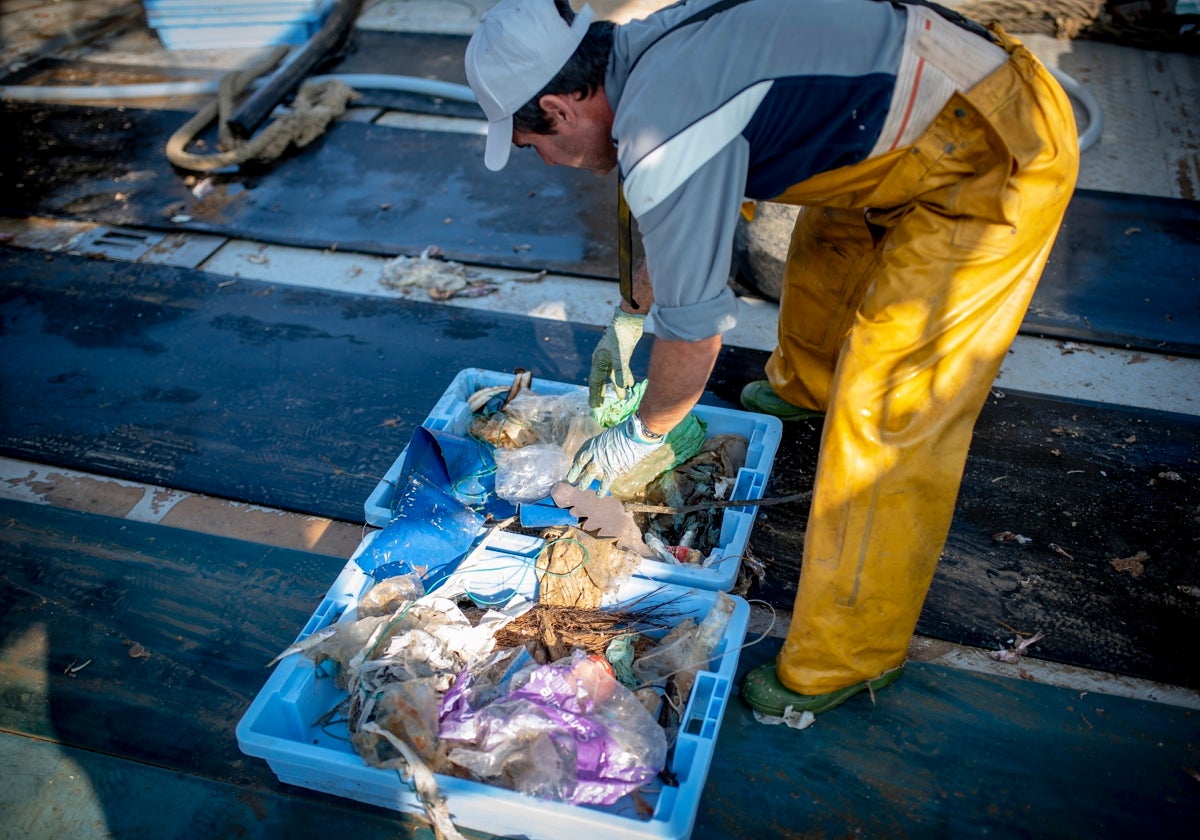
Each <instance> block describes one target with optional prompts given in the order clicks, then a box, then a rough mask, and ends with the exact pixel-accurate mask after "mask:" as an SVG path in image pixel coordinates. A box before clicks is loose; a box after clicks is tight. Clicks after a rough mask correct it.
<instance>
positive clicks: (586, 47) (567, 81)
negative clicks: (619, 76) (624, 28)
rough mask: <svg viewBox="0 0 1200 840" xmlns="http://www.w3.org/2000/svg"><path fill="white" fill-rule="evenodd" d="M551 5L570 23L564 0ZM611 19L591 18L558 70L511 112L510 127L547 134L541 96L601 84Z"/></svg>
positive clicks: (583, 93)
mask: <svg viewBox="0 0 1200 840" xmlns="http://www.w3.org/2000/svg"><path fill="white" fill-rule="evenodd" d="M554 5H555V7H556V8H557V9H558V13H559V14H560V15H562V18H563V20H565V21H566V22H567V23H571V22H572V21H574V20H575V12H574V11H573V10H572V9H571V6H570V4H569V3H568V2H567V0H554ZM613 28H614V27H613V23H612V21H607V20H604V21H593V22H592V24H591V26H589V27H588V31H587V34H586V35H584V36H583V40H582V41H580V43H579V47H578V48H576V50H575V54H574V55H572V56H571V57H570V58H569V59H567V63H566V64H564V65H563V68H562V69H561V70H559V71H558V74H557V75H556V76H555V77H554V78H553V79H551V80H550V81H549V82H548V83H547V84H546V86H545V87H544V88H542V89H541V90H540V91H539V92H538V94H537V96H535V97H533V99H531V100H529V101H528V102H526V103H525V104H524V105H522V106H521V107H520V108H519V109H518V110H517V112H516V113H515V114H513V128H515V129H516V130H517V131H523V132H529V133H532V134H550V133H551V130H552V126H551V123H550V120H549V119H547V118H546V112H545V111H543V110H542V106H541V105H539V104H538V102H539V101H540V100H541V98H542V97H543V96H547V95H552V94H567V95H570V94H577V95H579V96H580V97H587V96H591V95H592V94H593V93H594V92H595V91H596V89H597V88H600V87H603V85H604V74H605V72H606V71H607V70H608V56H609V54H610V53H611V52H612V45H613Z"/></svg>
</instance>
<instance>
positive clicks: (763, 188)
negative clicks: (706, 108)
mask: <svg viewBox="0 0 1200 840" xmlns="http://www.w3.org/2000/svg"><path fill="white" fill-rule="evenodd" d="M894 84H895V77H894V76H893V75H892V74H890V73H874V74H870V75H864V76H857V77H852V78H848V77H845V76H790V77H786V78H781V79H777V80H776V81H775V84H774V85H773V86H772V88H771V92H770V93H769V94H767V96H766V98H765V99H764V100H763V102H762V104H760V105H759V107H758V110H757V111H756V112H755V114H754V117H753V118H752V119H751V120H750V123H749V124H748V125H747V126H746V128H745V129H744V130H743V131H742V136H743V137H745V138H746V140H747V142H748V143H749V144H750V171H749V173H748V179H747V182H746V197H747V198H753V199H759V200H765V199H770V198H774V197H775V196H777V195H780V194H781V193H783V192H784V191H785V190H786V189H787V188H788V187H791V186H792V185H794V184H798V183H800V182H801V181H803V180H805V179H807V178H809V177H811V176H812V175H815V174H817V173H818V172H827V171H829V170H831V169H837V168H838V167H840V166H846V165H849V164H852V163H857V162H858V161H860V160H863V159H864V158H866V156H867V154H868V153H869V152H870V150H871V147H872V146H873V145H874V143H875V139H876V138H877V137H878V136H879V131H880V129H881V128H882V127H883V122H884V120H885V119H886V117H887V112H888V104H889V101H890V99H891V96H892V88H893V86H894Z"/></svg>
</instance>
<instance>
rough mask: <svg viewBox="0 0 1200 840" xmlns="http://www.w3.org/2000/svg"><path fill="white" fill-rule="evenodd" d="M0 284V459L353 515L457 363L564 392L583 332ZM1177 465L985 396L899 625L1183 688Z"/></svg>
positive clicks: (1, 258) (1059, 412)
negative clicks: (1026, 644)
mask: <svg viewBox="0 0 1200 840" xmlns="http://www.w3.org/2000/svg"><path fill="white" fill-rule="evenodd" d="M0 275H2V276H3V282H2V285H0V312H2V313H3V316H2V317H3V334H2V335H0V384H2V387H3V394H2V395H0V396H2V399H0V453H2V454H4V455H6V456H9V457H15V458H24V459H28V460H31V461H35V462H39V463H45V464H51V465H56V466H62V467H70V468H75V469H80V470H86V471H90V472H94V473H99V474H103V475H112V476H116V477H121V478H128V479H133V480H138V481H145V482H150V483H154V484H161V485H165V486H168V487H174V488H178V489H182V490H188V491H192V492H199V493H207V494H211V495H215V496H220V497H224V498H230V499H235V500H239V501H244V502H250V503H254V504H263V505H268V506H271V507H277V508H282V509H286V510H294V511H299V512H303V513H311V514H316V515H322V516H330V517H335V518H341V519H345V520H348V521H355V522H360V521H362V516H363V513H362V504H363V502H364V500H365V499H366V498H367V496H368V495H369V494H370V492H371V490H372V489H373V488H374V486H375V484H376V482H377V480H378V478H379V476H381V475H383V473H384V472H385V471H386V470H387V468H388V467H389V466H390V465H391V463H392V462H393V461H394V459H395V458H396V456H397V455H398V454H399V452H400V450H401V448H402V447H403V446H404V444H405V443H406V442H407V440H408V439H409V436H410V435H411V432H412V429H413V428H414V427H415V426H416V425H417V424H418V423H420V422H421V420H423V419H424V418H425V417H426V416H427V415H428V413H429V412H430V410H431V409H432V408H433V406H434V404H435V403H436V402H437V399H438V397H440V396H441V394H442V393H443V391H444V390H445V388H446V387H447V385H448V384H449V383H450V381H451V379H452V378H453V377H454V375H455V374H456V373H458V371H459V370H461V369H463V368H467V367H481V368H485V369H490V370H499V371H506V370H511V369H513V368H514V367H524V368H526V369H529V370H531V371H533V373H534V375H535V377H544V378H547V379H551V380H557V381H567V382H583V381H584V377H585V375H586V371H587V365H588V360H589V358H590V355H591V350H592V347H593V346H594V343H595V340H596V338H597V336H598V334H599V329H598V328H593V327H587V326H581V325H578V324H570V323H560V322H553V321H543V320H535V319H528V318H521V317H516V316H508V315H501V314H495V313H491V312H477V311H473V310H464V309H456V308H453V307H444V306H439V305H435V304H423V303H412V302H407V301H392V300H383V299H368V298H359V297H355V296H350V295H341V294H336V293H331V292H322V291H313V290H301V289H295V288H283V287H272V286H270V285H267V284H263V283H257V282H253V281H246V280H238V281H236V282H234V283H232V284H224V283H217V282H215V281H214V278H212V277H211V276H206V275H203V274H201V273H200V272H195V271H190V270H186V269H177V268H170V267H165V266H150V265H142V264H137V263H116V262H107V261H96V260H88V259H84V258H80V257H70V256H61V255H60V256H50V255H44V254H41V253H34V252H27V251H20V250H16V249H11V248H10V249H6V250H4V251H2V252H0ZM646 344H648V343H644V344H643V346H641V347H639V350H638V356H637V357H635V367H637V368H638V369H644V366H645V362H646V355H645V354H646V353H647V351H648V347H647V346H645V345H646ZM765 358H766V354H765V353H761V352H757V351H746V350H739V349H736V348H727V349H726V350H724V351H723V352H722V355H721V357H720V359H719V361H718V365H717V370H716V372H715V374H714V376H713V379H712V381H711V390H710V392H709V393H708V394H707V395H706V398H705V399H706V401H707V402H711V403H714V404H719V405H732V404H734V402H733V401H734V400H736V398H737V394H738V391H739V390H740V388H741V386H742V385H743V384H744V383H745V382H746V381H748V380H750V379H753V378H761V376H762V365H763V362H764V361H765ZM818 434H819V429H818V428H817V427H816V426H815V424H812V423H800V424H794V425H789V426H788V427H787V428H786V429H785V433H784V437H783V441H782V444H781V447H780V451H779V454H778V456H777V458H776V460H775V466H774V470H773V478H772V481H771V485H770V487H769V488H768V495H785V494H788V493H795V492H801V491H803V490H805V489H807V486H808V484H809V483H810V482H811V480H812V471H813V467H814V465H815V461H816V448H817V441H818ZM1198 464H1200V421H1198V420H1196V419H1195V418H1192V417H1185V416H1179V415H1170V414H1163V413H1156V412H1145V411H1131V410H1123V409H1115V408H1112V407H1101V406H1097V405H1089V404H1082V403H1076V402H1070V401H1059V400H1050V399H1043V398H1035V397H1030V396H1027V395H1020V394H1015V393H1011V392H1010V393H1008V394H1007V395H1006V396H1005V397H1004V398H1003V399H999V398H997V399H994V400H993V401H991V402H990V403H989V404H988V406H987V407H986V408H985V410H984V412H983V415H982V417H981V419H980V422H979V424H978V427H977V433H976V438H975V442H974V445H973V447H972V451H971V456H970V458H969V460H968V467H967V476H966V480H965V483H964V485H963V490H962V493H961V495H960V501H959V505H958V509H957V512H956V517H955V521H954V526H953V531H952V534H951V538H950V542H949V545H948V546H947V549H946V552H945V556H944V560H943V562H942V565H941V568H940V570H939V572H938V575H937V578H936V580H935V583H934V586H933V589H932V590H931V592H930V595H929V598H928V601H927V604H926V608H925V612H924V614H923V616H922V619H921V623H920V625H919V627H918V629H919V631H920V632H922V633H925V634H928V635H931V636H934V637H935V638H939V639H945V640H948V641H953V642H965V643H969V644H975V645H980V646H984V647H993V646H998V645H999V644H1000V643H1001V642H1003V641H1004V640H1005V639H1008V638H1012V634H1013V632H1015V631H1022V632H1030V633H1032V632H1035V631H1042V632H1044V633H1045V634H1046V638H1045V639H1044V640H1043V641H1042V642H1039V643H1038V645H1036V646H1035V650H1034V653H1035V655H1039V656H1044V657H1046V658H1051V659H1056V660H1059V661H1063V662H1070V663H1075V664H1079V665H1086V666H1090V667H1096V668H1102V669H1105V670H1110V671H1119V672H1123V673H1129V674H1135V675H1138V676H1145V677H1152V678H1156V679H1161V680H1165V681H1168V682H1174V683H1177V684H1183V685H1200V675H1197V673H1196V671H1195V669H1194V668H1192V667H1191V666H1190V663H1191V661H1192V657H1191V655H1190V653H1189V652H1188V648H1187V645H1188V644H1189V643H1190V642H1189V640H1190V639H1193V638H1195V636H1196V634H1197V632H1198V631H1200V598H1198V597H1197V596H1196V594H1195V593H1196V591H1197V590H1196V586H1198V585H1200V559H1198V558H1197V554H1196V550H1195V549H1196V534H1197V530H1196V522H1195V516H1196V511H1197V510H1198V509H1200V468H1198ZM806 513H807V510H806V508H805V507H804V506H802V505H790V506H779V507H764V508H763V509H762V510H761V511H760V514H759V520H758V523H757V525H756V526H755V530H754V533H753V535H752V538H751V543H750V546H751V549H752V551H753V552H754V553H755V554H756V555H757V556H758V557H759V558H760V559H762V560H763V561H764V563H765V565H766V569H767V573H766V577H765V579H764V580H763V581H762V582H761V583H759V584H757V585H756V587H755V589H754V590H752V594H755V595H757V596H758V597H762V598H764V599H766V600H767V601H769V602H770V603H773V604H775V605H777V606H779V607H782V608H789V607H790V605H791V601H792V598H793V597H794V593H795V586H796V580H797V577H798V569H799V561H800V554H801V546H802V541H803V532H804V522H805V517H806ZM1005 531H1008V532H1011V533H1012V534H1013V535H1019V536H1021V537H1024V538H1027V540H1028V541H1020V540H1016V539H1015V537H1014V539H1012V540H1011V541H1009V542H997V541H996V540H995V539H994V535H996V534H999V533H1002V532H1005ZM1056 547H1057V548H1056ZM1139 557H1140V558H1141V559H1137V558H1139ZM1112 561H1128V562H1119V563H1116V564H1114V563H1113V562H1112Z"/></svg>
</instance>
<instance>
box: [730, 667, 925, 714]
mask: <svg viewBox="0 0 1200 840" xmlns="http://www.w3.org/2000/svg"><path fill="white" fill-rule="evenodd" d="M903 671H904V666H903V665H901V666H900V667H898V668H893V669H892V670H890V671H885V672H884V673H882V674H880V675H879V676H878V677H876V678H875V679H873V680H870V681H868V682H860V683H856V684H855V685H851V686H847V687H846V688H843V689H839V690H838V691H831V692H829V693H828V694H797V693H796V692H795V691H792V690H791V689H790V688H788V687H786V686H785V685H784V684H783V683H781V682H780V681H779V677H778V676H777V675H776V673H775V664H774V663H770V664H767V665H760V666H758V667H757V668H755V669H754V670H752V671H750V672H749V673H748V674H746V676H745V677H744V678H743V679H742V700H744V701H745V703H746V705H747V706H749V707H750V708H752V709H754V710H756V711H758V712H761V713H762V714H764V715H770V716H771V717H783V713H784V712H785V711H786V710H787V708H788V706H791V707H792V709H794V710H795V711H797V712H812V713H813V714H814V715H819V714H821V712H828V711H829V710H830V709H832V708H833V707H834V706H839V705H841V704H842V703H843V702H845V701H846V700H848V699H849V698H851V697H853V696H854V695H855V694H858V693H859V692H862V691H867V690H868V689H870V691H871V692H872V693H874V692H876V691H878V690H879V689H881V688H886V687H887V686H889V685H891V684H892V683H894V682H895V681H896V680H898V679H900V674H901V673H903Z"/></svg>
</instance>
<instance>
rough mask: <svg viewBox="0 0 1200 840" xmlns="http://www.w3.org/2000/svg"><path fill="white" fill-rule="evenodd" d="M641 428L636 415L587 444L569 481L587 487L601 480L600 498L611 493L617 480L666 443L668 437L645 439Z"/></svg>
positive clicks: (581, 451) (568, 475)
mask: <svg viewBox="0 0 1200 840" xmlns="http://www.w3.org/2000/svg"><path fill="white" fill-rule="evenodd" d="M640 426H641V423H640V421H639V420H638V417H637V415H636V414H632V415H630V416H629V417H628V418H627V419H626V420H624V421H623V422H621V423H618V424H617V425H615V426H613V427H612V428H611V429H605V430H604V431H603V432H601V433H600V434H598V435H596V436H595V437H594V438H592V439H590V440H588V441H587V442H586V443H584V445H583V446H581V447H579V451H578V452H576V453H575V461H574V462H573V463H572V464H571V469H570V471H569V472H568V473H567V481H569V482H570V483H571V484H576V485H578V486H582V487H586V486H587V485H588V484H589V483H591V481H592V479H597V480H598V481H599V482H600V489H599V490H598V491H597V493H598V495H601V496H603V495H604V494H605V493H607V492H608V488H609V485H611V484H612V483H613V481H614V480H615V479H616V478H619V477H620V476H622V475H624V474H625V473H627V472H629V471H630V470H632V469H633V468H634V467H636V466H637V464H638V462H639V461H641V460H642V459H643V458H645V457H646V456H647V455H649V454H650V453H651V452H653V451H654V450H656V449H658V448H659V447H660V446H662V445H663V441H664V440H666V435H663V436H661V437H657V438H655V437H648V436H646V435H643V434H642V429H641V428H639V427H640Z"/></svg>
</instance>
